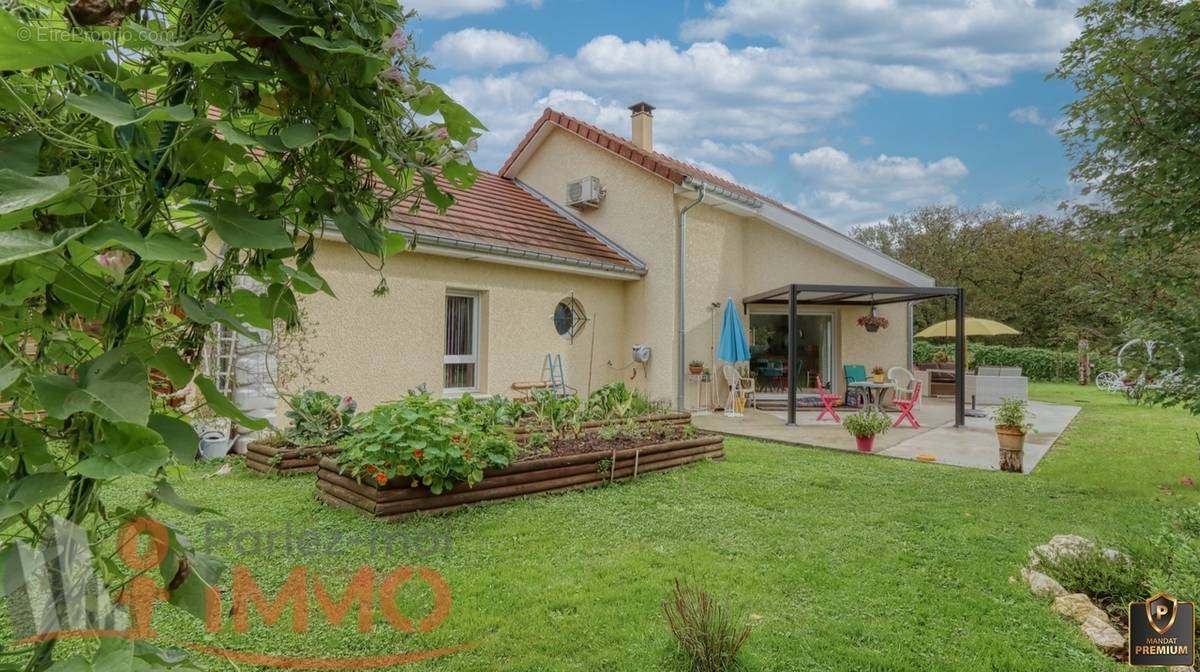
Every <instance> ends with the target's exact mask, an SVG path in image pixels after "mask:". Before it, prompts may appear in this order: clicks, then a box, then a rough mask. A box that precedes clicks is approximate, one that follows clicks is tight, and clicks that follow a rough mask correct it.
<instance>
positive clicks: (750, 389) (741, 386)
mask: <svg viewBox="0 0 1200 672" xmlns="http://www.w3.org/2000/svg"><path fill="white" fill-rule="evenodd" d="M721 373H722V374H723V375H724V376H725V382H727V383H729V396H728V397H727V398H726V400H725V413H727V414H728V413H730V412H731V411H734V409H736V408H737V406H736V405H735V404H734V400H735V399H737V398H738V396H739V395H741V396H743V397H745V398H746V404H747V405H749V406H750V407H751V408H758V406H757V404H758V398H757V396H758V395H757V391H756V390H755V389H754V379H753V378H751V377H749V376H743V375H742V374H741V372H739V371H738V370H737V367H736V366H734V365H733V364H726V365H725V366H723V367H721ZM735 412H736V411H735Z"/></svg>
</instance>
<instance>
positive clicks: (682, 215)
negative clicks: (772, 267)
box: [675, 183, 708, 411]
mask: <svg viewBox="0 0 1200 672" xmlns="http://www.w3.org/2000/svg"><path fill="white" fill-rule="evenodd" d="M707 188H708V185H706V184H703V183H701V184H699V185H698V186H697V187H696V189H697V191H699V192H700V195H699V196H697V197H696V200H694V201H692V202H691V203H688V204H687V205H685V206H683V209H682V210H680V211H679V266H678V269H677V270H678V278H676V283H677V284H678V286H679V291H678V292H677V294H678V296H679V303H678V304H677V305H676V306H675V313H676V315H675V319H676V321H677V322H678V323H679V352H678V357H677V358H676V359H677V362H676V365H677V366H678V367H679V371H678V374H677V378H676V383H677V385H676V390H675V406H676V409H677V410H680V411H682V410H684V405H685V403H686V401H685V399H684V394H685V392H686V390H687V383H686V379H685V378H684V374H683V372H684V370H685V369H686V365H687V357H686V353H685V352H684V347H683V345H684V339H685V338H686V333H685V332H686V331H687V326H686V323H685V321H684V319H683V308H684V295H683V292H684V287H683V284H684V280H685V279H686V265H687V264H686V261H687V214H688V210H691V209H692V208H694V207H696V206H697V205H700V204H701V203H703V202H704V195H705V193H706V192H707Z"/></svg>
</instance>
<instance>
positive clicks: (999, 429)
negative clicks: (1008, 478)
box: [996, 425, 1025, 474]
mask: <svg viewBox="0 0 1200 672" xmlns="http://www.w3.org/2000/svg"><path fill="white" fill-rule="evenodd" d="M996 440H997V441H999V442H1000V469H1001V470H1002V471H1011V472H1015V473H1018V474H1019V473H1021V472H1022V471H1024V461H1025V431H1024V430H1023V429H1021V428H1020V427H1007V426H1003V425H996Z"/></svg>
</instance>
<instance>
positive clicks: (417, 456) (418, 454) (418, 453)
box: [413, 448, 425, 460]
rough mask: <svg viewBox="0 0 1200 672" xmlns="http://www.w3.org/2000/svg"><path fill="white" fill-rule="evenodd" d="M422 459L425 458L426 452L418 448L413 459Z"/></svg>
mask: <svg viewBox="0 0 1200 672" xmlns="http://www.w3.org/2000/svg"><path fill="white" fill-rule="evenodd" d="M422 457H425V451H423V450H421V449H420V448H417V449H416V450H414V451H413V459H414V460H419V459H421V458H422Z"/></svg>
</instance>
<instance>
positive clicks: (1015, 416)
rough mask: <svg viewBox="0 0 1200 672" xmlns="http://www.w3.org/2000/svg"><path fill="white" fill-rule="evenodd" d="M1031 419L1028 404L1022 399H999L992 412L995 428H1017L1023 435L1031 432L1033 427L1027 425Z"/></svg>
mask: <svg viewBox="0 0 1200 672" xmlns="http://www.w3.org/2000/svg"><path fill="white" fill-rule="evenodd" d="M1031 417H1033V416H1032V415H1031V414H1030V413H1029V404H1028V402H1026V401H1025V400H1024V399H1007V398H1006V399H1001V400H1000V405H999V406H997V407H996V410H995V411H993V412H992V419H993V420H995V422H996V426H997V427H1019V428H1020V429H1021V431H1022V432H1025V433H1029V432H1031V431H1033V425H1032V424H1030V423H1029V418H1031Z"/></svg>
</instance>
